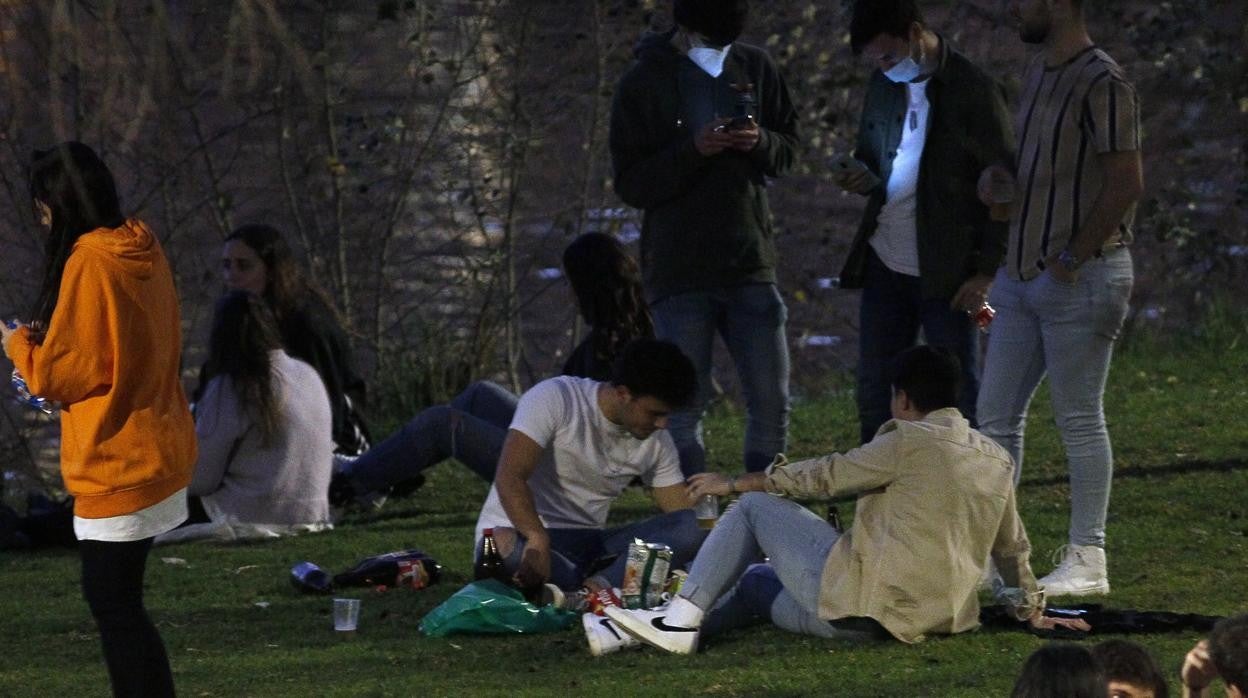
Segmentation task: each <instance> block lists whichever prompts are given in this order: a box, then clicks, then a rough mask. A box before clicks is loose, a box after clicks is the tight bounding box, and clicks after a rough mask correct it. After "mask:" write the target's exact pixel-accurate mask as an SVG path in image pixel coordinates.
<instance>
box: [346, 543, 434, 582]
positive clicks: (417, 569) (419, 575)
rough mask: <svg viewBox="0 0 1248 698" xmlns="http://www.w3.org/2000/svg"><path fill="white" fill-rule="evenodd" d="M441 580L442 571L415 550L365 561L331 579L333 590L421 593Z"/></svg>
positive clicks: (369, 558) (396, 552) (431, 559)
mask: <svg viewBox="0 0 1248 698" xmlns="http://www.w3.org/2000/svg"><path fill="white" fill-rule="evenodd" d="M441 576H442V567H441V566H440V565H438V563H437V562H435V561H434V560H433V558H431V557H429V556H428V555H426V554H425V553H424V552H423V551H420V550H416V549H415V548H412V549H409V550H398V551H395V552H392V553H384V554H382V555H374V556H372V557H368V558H364V559H363V560H360V561H359V562H357V563H356V564H355V567H352V568H351V569H349V570H347V571H346V572H343V573H341V574H336V575H334V586H336V587H352V586H355V587H358V586H373V587H399V586H402V587H408V588H410V589H424V588H425V587H427V586H429V585H430V584H434V583H436V582H437V581H438V579H440V578H441Z"/></svg>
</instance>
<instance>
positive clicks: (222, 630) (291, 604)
mask: <svg viewBox="0 0 1248 698" xmlns="http://www.w3.org/2000/svg"><path fill="white" fill-rule="evenodd" d="M1224 320H1225V318H1224ZM1235 328H1237V329H1235ZM1243 328H1244V324H1243V320H1242V318H1241V319H1238V320H1237V321H1234V322H1230V321H1227V322H1218V323H1215V324H1214V325H1213V330H1211V331H1206V332H1204V333H1203V336H1195V337H1189V338H1184V339H1181V340H1175V339H1171V340H1168V341H1166V342H1164V343H1162V342H1158V341H1152V340H1147V339H1136V340H1134V341H1131V342H1128V343H1127V344H1126V345H1125V346H1123V347H1122V350H1121V351H1120V352H1119V355H1118V357H1117V358H1116V359H1115V363H1114V368H1113V372H1112V374H1111V376H1110V385H1109V388H1108V390H1107V394H1106V402H1107V409H1106V411H1107V414H1108V416H1109V421H1110V429H1111V434H1112V436H1113V440H1114V447H1115V451H1116V460H1117V464H1116V475H1115V481H1114V492H1113V498H1112V503H1111V507H1110V522H1109V547H1108V553H1109V566H1110V575H1111V583H1112V584H1113V590H1114V591H1113V594H1112V595H1111V596H1109V597H1108V598H1107V599H1105V600H1104V602H1105V603H1107V604H1109V605H1111V606H1114V607H1124V608H1125V607H1130V608H1141V609H1159V610H1161V609H1164V610H1174V611H1185V612H1196V613H1205V614H1217V615H1222V614H1229V613H1233V612H1237V611H1243V610H1245V609H1246V608H1248V601H1246V600H1245V597H1244V593H1243V589H1244V583H1245V581H1246V580H1248V540H1246V538H1248V518H1245V514H1244V507H1243V501H1244V493H1245V492H1246V491H1248V433H1246V430H1245V428H1244V424H1245V420H1244V415H1245V414H1248V381H1245V378H1244V371H1245V367H1248V337H1246V336H1245V334H1244V329H1243ZM740 422H741V420H740V414H739V413H737V412H736V411H735V410H732V409H729V408H723V409H720V410H718V411H717V412H716V413H715V414H714V415H713V417H712V418H711V420H710V422H709V425H708V442H709V445H710V448H711V451H712V461H713V462H723V463H731V462H733V460H734V457H735V456H734V454H735V453H737V452H738V449H739V441H740ZM856 433H857V427H856V423H855V416H854V412H853V402H852V396H850V395H848V394H837V395H830V396H827V397H825V398H822V399H818V400H811V401H805V402H802V403H800V404H797V405H796V406H795V410H794V415H793V428H792V445H791V447H790V449H789V451H790V454H791V455H792V456H795V457H803V456H809V455H815V454H819V453H823V452H827V451H830V450H835V449H838V448H845V447H848V446H850V445H852V441H853V439H854V435H855V434H856ZM1065 473H1066V468H1065V463H1064V460H1063V459H1062V456H1061V450H1060V446H1059V441H1058V437H1057V434H1056V431H1055V429H1054V427H1053V423H1052V413H1051V410H1050V409H1049V405H1048V399H1047V396H1046V394H1045V392H1044V390H1043V388H1042V390H1041V392H1040V394H1039V395H1038V396H1037V399H1036V401H1035V403H1034V405H1033V407H1032V415H1031V424H1030V427H1029V433H1028V441H1027V461H1026V467H1025V471H1024V476H1023V483H1022V486H1021V490H1020V497H1019V499H1020V503H1021V507H1022V512H1023V518H1024V521H1025V522H1026V524H1027V527H1028V531H1029V533H1030V536H1031V540H1032V544H1033V546H1034V550H1035V552H1034V558H1033V564H1034V566H1035V568H1036V570H1037V573H1038V574H1043V573H1045V572H1047V571H1048V569H1049V568H1050V566H1051V564H1050V562H1049V560H1048V556H1049V552H1050V551H1051V550H1052V549H1054V548H1055V547H1057V546H1058V545H1060V544H1061V543H1063V542H1064V541H1065V535H1066V523H1067V497H1068V488H1067V485H1066V483H1065ZM485 492H486V487H485V485H484V484H483V483H481V482H479V481H477V480H476V479H475V477H474V476H472V475H471V474H470V473H469V472H468V471H467V470H466V469H464V468H462V467H459V466H457V465H455V464H453V463H446V464H443V465H440V466H438V467H437V468H435V469H434V470H432V471H430V480H429V483H428V484H427V485H426V486H425V487H424V489H422V490H421V491H419V492H418V493H417V495H416V496H415V497H412V498H410V499H408V500H406V501H402V502H396V503H392V504H391V505H388V506H387V507H386V508H385V509H383V510H382V511H380V512H377V513H376V514H370V515H359V516H356V517H353V518H348V519H347V520H346V521H344V522H342V523H341V525H339V527H338V528H337V530H335V531H334V532H332V533H327V534H322V535H315V536H305V537H303V538H296V539H289V540H282V541H277V542H267V543H257V544H250V545H229V546H226V545H210V544H195V545H180V546H172V547H166V548H160V549H157V550H156V551H155V552H154V553H153V555H152V557H151V559H150V561H149V568H148V574H147V582H148V584H147V588H148V592H147V603H148V607H149V609H150V611H151V613H152V616H153V618H154V619H155V620H156V622H157V624H158V625H159V627H160V630H161V632H162V634H163V635H164V639H165V643H166V645H167V646H168V649H169V654H170V658H171V661H172V664H173V670H174V677H175V680H176V682H177V684H178V688H179V692H180V693H181V695H183V696H243V695H247V696H407V695H414V694H415V695H491V694H500V695H501V694H509V695H552V694H562V695H566V696H574V695H582V694H584V695H611V694H624V695H667V694H676V693H692V694H711V695H756V694H766V695H794V696H796V695H886V694H887V695H930V696H962V695H966V696H1001V695H1005V694H1007V693H1008V692H1009V688H1010V686H1011V685H1012V684H1013V680H1014V676H1015V674H1016V672H1017V670H1018V668H1019V667H1020V666H1021V664H1022V661H1023V659H1024V657H1026V656H1027V655H1028V654H1029V653H1030V652H1031V651H1032V650H1034V649H1035V648H1037V647H1039V646H1040V644H1041V641H1040V640H1038V639H1036V638H1034V637H1032V636H1030V635H1027V634H1025V633H1022V632H977V633H968V634H964V635H961V636H957V637H949V638H933V639H930V640H928V641H927V642H924V643H922V644H919V645H915V646H903V645H901V644H883V645H879V646H872V647H855V646H851V645H845V644H840V643H835V642H829V641H823V640H816V639H812V638H806V637H798V636H793V635H788V634H786V633H783V632H779V631H776V630H774V629H771V628H755V629H749V630H743V631H738V632H735V633H731V634H728V635H725V636H721V637H717V638H713V639H710V640H708V641H706V642H704V643H703V651H702V652H700V653H699V654H697V655H695V656H692V657H672V656H666V655H662V654H660V653H658V652H656V651H651V650H641V651H630V652H624V653H620V654H615V655H611V656H608V657H603V658H597V659H595V658H592V657H590V656H589V653H588V651H587V649H586V647H585V640H584V637H583V634H582V631H581V629H580V626H579V623H578V624H577V626H576V627H575V628H574V629H572V630H569V631H567V632H564V633H558V634H550V635H539V636H534V637H462V636H461V637H452V638H448V639H428V638H424V637H422V636H421V635H420V634H419V632H418V630H417V627H418V624H419V621H420V619H421V617H423V616H424V614H425V613H427V612H428V611H429V610H430V609H432V608H433V607H434V606H435V605H437V604H438V603H439V602H441V601H442V600H443V599H445V598H446V597H447V596H448V595H450V594H451V593H452V592H454V591H455V590H456V589H458V588H459V587H460V586H462V585H463V584H464V583H465V582H467V581H468V579H469V578H470V575H471V565H470V562H469V561H470V555H471V550H470V547H471V534H472V526H473V523H474V522H475V520H476V516H477V510H478V507H479V506H480V503H481V502H482V501H483V499H484V496H485ZM845 509H846V507H842V518H843V520H845V521H846V523H848V522H849V520H850V516H849V512H847V511H845ZM648 511H649V508H648V503H647V501H646V500H645V499H644V497H643V496H642V495H641V494H639V493H630V494H628V495H627V496H626V497H625V498H624V500H622V501H621V502H620V503H619V504H618V505H617V506H616V509H615V511H614V514H613V516H614V517H615V518H617V519H620V520H624V519H627V518H630V517H637V516H642V515H644V514H645V513H647V512H648ZM407 547H419V548H423V549H424V550H426V551H428V552H430V553H432V554H433V555H434V556H436V557H437V558H438V560H439V561H440V562H441V563H442V565H443V566H444V576H443V581H442V583H441V584H440V585H438V586H436V587H433V588H431V589H427V590H424V591H420V592H410V591H404V590H392V591H388V592H384V593H379V592H373V591H365V590H360V591H358V592H357V593H358V595H359V596H360V597H361V598H362V599H363V610H362V612H361V621H360V623H361V626H360V627H361V630H360V632H359V633H358V635H357V636H356V637H354V638H351V639H343V638H340V637H337V636H336V635H335V633H334V632H333V631H332V630H331V628H330V617H329V614H330V605H331V604H330V601H329V599H327V598H324V597H309V596H301V595H299V594H297V593H296V592H295V591H294V590H292V588H291V587H290V585H289V583H288V582H287V575H288V570H289V569H290V566H291V565H292V564H293V563H295V562H297V561H299V560H305V559H306V560H313V561H316V562H317V563H319V564H321V565H322V566H323V567H325V568H327V569H329V570H332V571H339V570H341V569H344V568H345V567H347V566H349V565H351V564H353V563H354V562H355V561H356V560H357V559H359V558H361V557H365V556H367V555H371V554H374V553H379V552H385V551H388V550H397V549H401V548H407ZM0 555H3V557H0V628H2V630H0V637H2V638H3V649H2V650H0V696H52V695H65V696H70V695H72V696H95V695H106V694H107V677H106V675H105V670H104V665H103V661H102V659H101V654H100V648H99V646H98V638H97V636H96V633H95V627H94V625H93V623H92V621H91V618H90V615H89V613H88V611H87V608H86V605H85V603H84V602H83V601H82V599H81V596H80V593H79V589H78V583H77V577H78V560H77V557H76V555H75V554H74V553H73V552H71V551H65V552H45V553H38V554H23V555H12V554H4V553H0ZM161 558H180V559H182V560H184V561H185V564H169V563H166V562H162V559H161ZM262 602H263V603H262ZM1058 604H1059V605H1060V601H1059V602H1058ZM1133 639H1137V640H1140V641H1142V642H1144V643H1145V644H1146V645H1147V646H1148V647H1150V648H1151V649H1152V650H1153V652H1154V653H1155V654H1156V655H1157V656H1158V658H1159V659H1160V660H1161V661H1162V663H1163V666H1164V667H1165V668H1166V670H1167V672H1168V674H1169V675H1170V676H1171V680H1172V686H1173V687H1174V689H1177V686H1178V684H1177V670H1178V665H1179V662H1180V660H1181V658H1182V656H1183V654H1184V652H1186V650H1187V649H1188V648H1189V647H1190V646H1191V644H1192V643H1193V642H1194V641H1195V640H1196V637H1195V636H1194V635H1190V634H1185V635H1166V636H1160V635H1159V636H1148V637H1140V636H1136V637H1135V638H1133Z"/></svg>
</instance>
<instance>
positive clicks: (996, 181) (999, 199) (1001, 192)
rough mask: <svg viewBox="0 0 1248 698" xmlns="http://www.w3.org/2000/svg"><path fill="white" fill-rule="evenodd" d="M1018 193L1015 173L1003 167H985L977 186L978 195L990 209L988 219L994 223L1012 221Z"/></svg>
mask: <svg viewBox="0 0 1248 698" xmlns="http://www.w3.org/2000/svg"><path fill="white" fill-rule="evenodd" d="M1017 191H1018V183H1017V182H1016V181H1015V179H1014V173H1013V172H1010V171H1009V170H1008V169H1006V168H1005V167H1003V166H1001V165H989V166H988V167H985V168H984V171H983V172H981V173H980V175H979V182H977V183H976V186H975V193H976V195H977V196H978V197H979V200H980V202H981V203H983V204H984V205H985V206H987V207H988V217H989V218H991V219H992V220H994V221H1008V220H1010V208H1011V207H1012V206H1013V205H1014V199H1015V194H1016V192H1017Z"/></svg>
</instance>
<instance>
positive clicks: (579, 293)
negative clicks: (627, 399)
mask: <svg viewBox="0 0 1248 698" xmlns="http://www.w3.org/2000/svg"><path fill="white" fill-rule="evenodd" d="M563 267H564V271H565V272H566V274H567V277H568V281H569V282H570V283H571V285H572V293H573V295H574V296H575V297H576V303H577V308H578V309H579V311H580V313H581V317H582V318H584V320H585V323H586V324H587V325H588V326H589V334H588V336H586V338H585V339H584V340H582V341H581V343H580V344H578V345H577V347H576V349H574V350H573V352H572V354H571V355H570V356H569V357H568V360H567V361H566V362H565V363H564V365H563V375H567V376H578V377H582V378H592V379H594V380H598V381H605V380H609V379H610V377H611V367H612V365H613V364H614V363H615V359H616V357H617V356H618V355H619V353H620V351H621V350H622V349H623V348H624V346H626V345H627V344H628V343H629V342H631V341H633V340H635V339H643V338H645V339H649V338H653V337H654V326H653V324H652V323H651V321H650V313H649V311H648V310H647V309H646V304H645V301H644V299H643V298H642V292H641V272H640V271H639V270H638V267H637V262H636V261H634V260H633V258H632V256H630V255H629V254H628V251H627V250H625V249H624V246H623V245H622V244H620V242H619V240H617V239H616V238H615V237H613V236H611V235H606V234H603V233H586V234H584V235H581V236H579V237H577V238H576V239H575V240H573V241H572V242H571V243H570V244H569V245H568V247H567V248H566V249H565V250H564V252H563ZM518 402H519V398H518V397H517V396H516V395H515V394H514V393H512V392H511V391H509V390H507V389H506V388H504V387H502V386H501V385H498V384H496V383H492V382H489V381H478V382H476V383H473V384H472V385H470V386H468V387H467V388H466V389H465V390H464V391H463V392H462V393H460V394H459V395H457V396H456V397H455V398H454V399H453V400H451V402H450V404H448V405H439V406H436V407H431V408H429V409H427V410H425V411H423V412H421V413H420V414H418V415H416V417H414V418H413V419H412V420H411V421H409V422H408V423H407V424H405V425H404V426H403V428H402V429H400V430H399V431H398V432H396V433H394V434H392V435H391V436H390V437H388V438H387V439H386V440H385V441H382V442H381V443H379V444H377V446H376V447H375V448H374V449H373V450H372V451H369V452H368V453H366V454H364V455H363V456H361V457H360V458H359V459H357V460H355V461H354V462H347V463H345V464H344V466H343V468H342V470H341V471H340V473H339V474H338V475H336V476H335V478H334V488H333V493H332V495H331V496H332V498H333V500H334V503H335V504H347V503H350V502H352V501H355V502H361V503H373V504H376V503H377V502H379V501H384V494H386V493H395V494H402V493H408V492H411V491H413V490H415V489H416V488H418V487H419V486H420V485H421V484H422V483H423V482H424V476H423V475H422V474H421V473H422V472H423V471H424V470H425V469H426V468H428V467H430V466H432V465H434V464H436V463H439V462H441V461H443V460H446V459H447V458H451V457H454V458H456V459H458V460H459V461H460V462H462V463H464V464H465V465H468V466H469V467H470V468H472V470H473V471H474V472H476V473H477V474H478V475H480V476H481V477H482V478H484V479H485V480H487V481H492V480H493V479H494V466H495V465H496V461H497V460H498V451H499V449H501V448H502V443H503V438H504V437H505V436H506V435H507V428H508V426H510V424H511V419H512V417H513V416H514V415H515V412H516V405H517V403H518Z"/></svg>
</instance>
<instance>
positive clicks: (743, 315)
mask: <svg viewBox="0 0 1248 698" xmlns="http://www.w3.org/2000/svg"><path fill="white" fill-rule="evenodd" d="M747 14H748V3H747V2H746V0H675V2H674V3H673V8H672V15H673V19H674V20H675V24H676V26H675V27H674V28H673V29H671V30H670V31H667V32H665V33H661V34H651V35H648V36H646V37H645V38H643V39H642V41H641V42H640V43H639V44H638V46H637V48H636V50H635V52H634V53H635V55H636V57H637V61H636V63H634V64H633V66H632V67H631V68H630V69H629V71H628V72H627V73H626V74H625V75H624V77H623V78H622V79H621V80H620V83H619V85H618V87H617V89H616V93H615V103H614V105H613V107H612V113H611V138H610V141H611V156H612V160H613V164H614V169H615V189H616V192H617V193H618V194H619V195H620V198H621V199H623V200H624V202H625V203H627V204H629V205H631V206H635V207H637V208H640V209H643V210H644V212H645V215H644V220H643V223H642V231H641V266H642V275H643V284H644V287H645V291H646V300H647V301H648V302H649V304H650V310H651V313H652V314H653V316H654V323H655V330H656V332H657V334H658V335H659V337H661V338H663V339H666V340H669V341H672V342H674V343H675V344H677V345H678V346H679V347H680V348H681V350H682V351H683V352H684V353H685V354H686V355H688V356H689V357H690V358H691V359H693V362H694V365H695V366H696V367H697V371H698V393H697V397H696V398H695V400H694V403H693V404H692V405H691V406H690V408H689V409H686V410H683V411H681V412H678V413H675V414H673V415H672V418H671V420H670V431H671V434H672V437H673V439H674V440H675V442H676V447H677V449H678V450H679V451H680V458H681V469H682V470H683V471H684V472H685V475H686V476H688V475H691V474H693V473H698V472H702V471H703V470H705V467H706V454H705V451H704V449H703V446H702V438H701V420H702V416H703V414H704V413H705V410H706V405H707V402H708V401H709V399H710V394H711V379H710V376H711V346H712V342H713V340H714V337H715V334H716V333H718V334H719V335H720V336H721V337H722V338H723V340H724V344H725V345H726V346H727V348H728V352H729V354H731V356H732V359H733V361H734V363H735V364H736V367H737V372H738V375H739V376H740V379H741V385H742V390H743V392H744V394H745V402H746V411H747V424H746V435H745V467H746V469H747V470H749V471H759V470H762V469H763V468H765V467H767V465H768V464H770V463H771V461H772V459H773V458H774V457H775V455H776V454H777V453H780V452H781V451H783V450H784V446H785V438H786V435H787V430H788V418H789V393H788V383H789V357H788V347H787V344H786V341H785V334H784V327H785V319H786V317H787V309H786V308H785V305H784V301H783V300H782V299H781V298H780V294H779V292H778V290H777V289H776V271H775V267H776V251H775V245H774V241H773V237H774V234H773V229H772V223H771V213H770V211H769V209H768V206H767V194H766V186H767V178H769V177H778V176H781V175H783V174H786V173H787V172H788V171H789V170H791V169H792V168H793V165H794V163H795V161H796V159H797V139H798V136H797V112H796V110H795V109H794V108H793V104H792V102H791V101H790V99H789V92H788V88H787V87H786V86H785V83H784V80H783V78H781V77H780V73H779V71H778V70H777V69H776V66H775V64H774V63H773V62H772V60H771V58H770V57H768V56H767V54H766V53H765V52H764V51H762V50H761V49H759V48H756V47H753V46H749V45H747V44H743V43H739V42H736V39H737V37H738V36H739V35H740V34H741V31H742V30H743V28H744V26H745V20H746V16H747Z"/></svg>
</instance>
